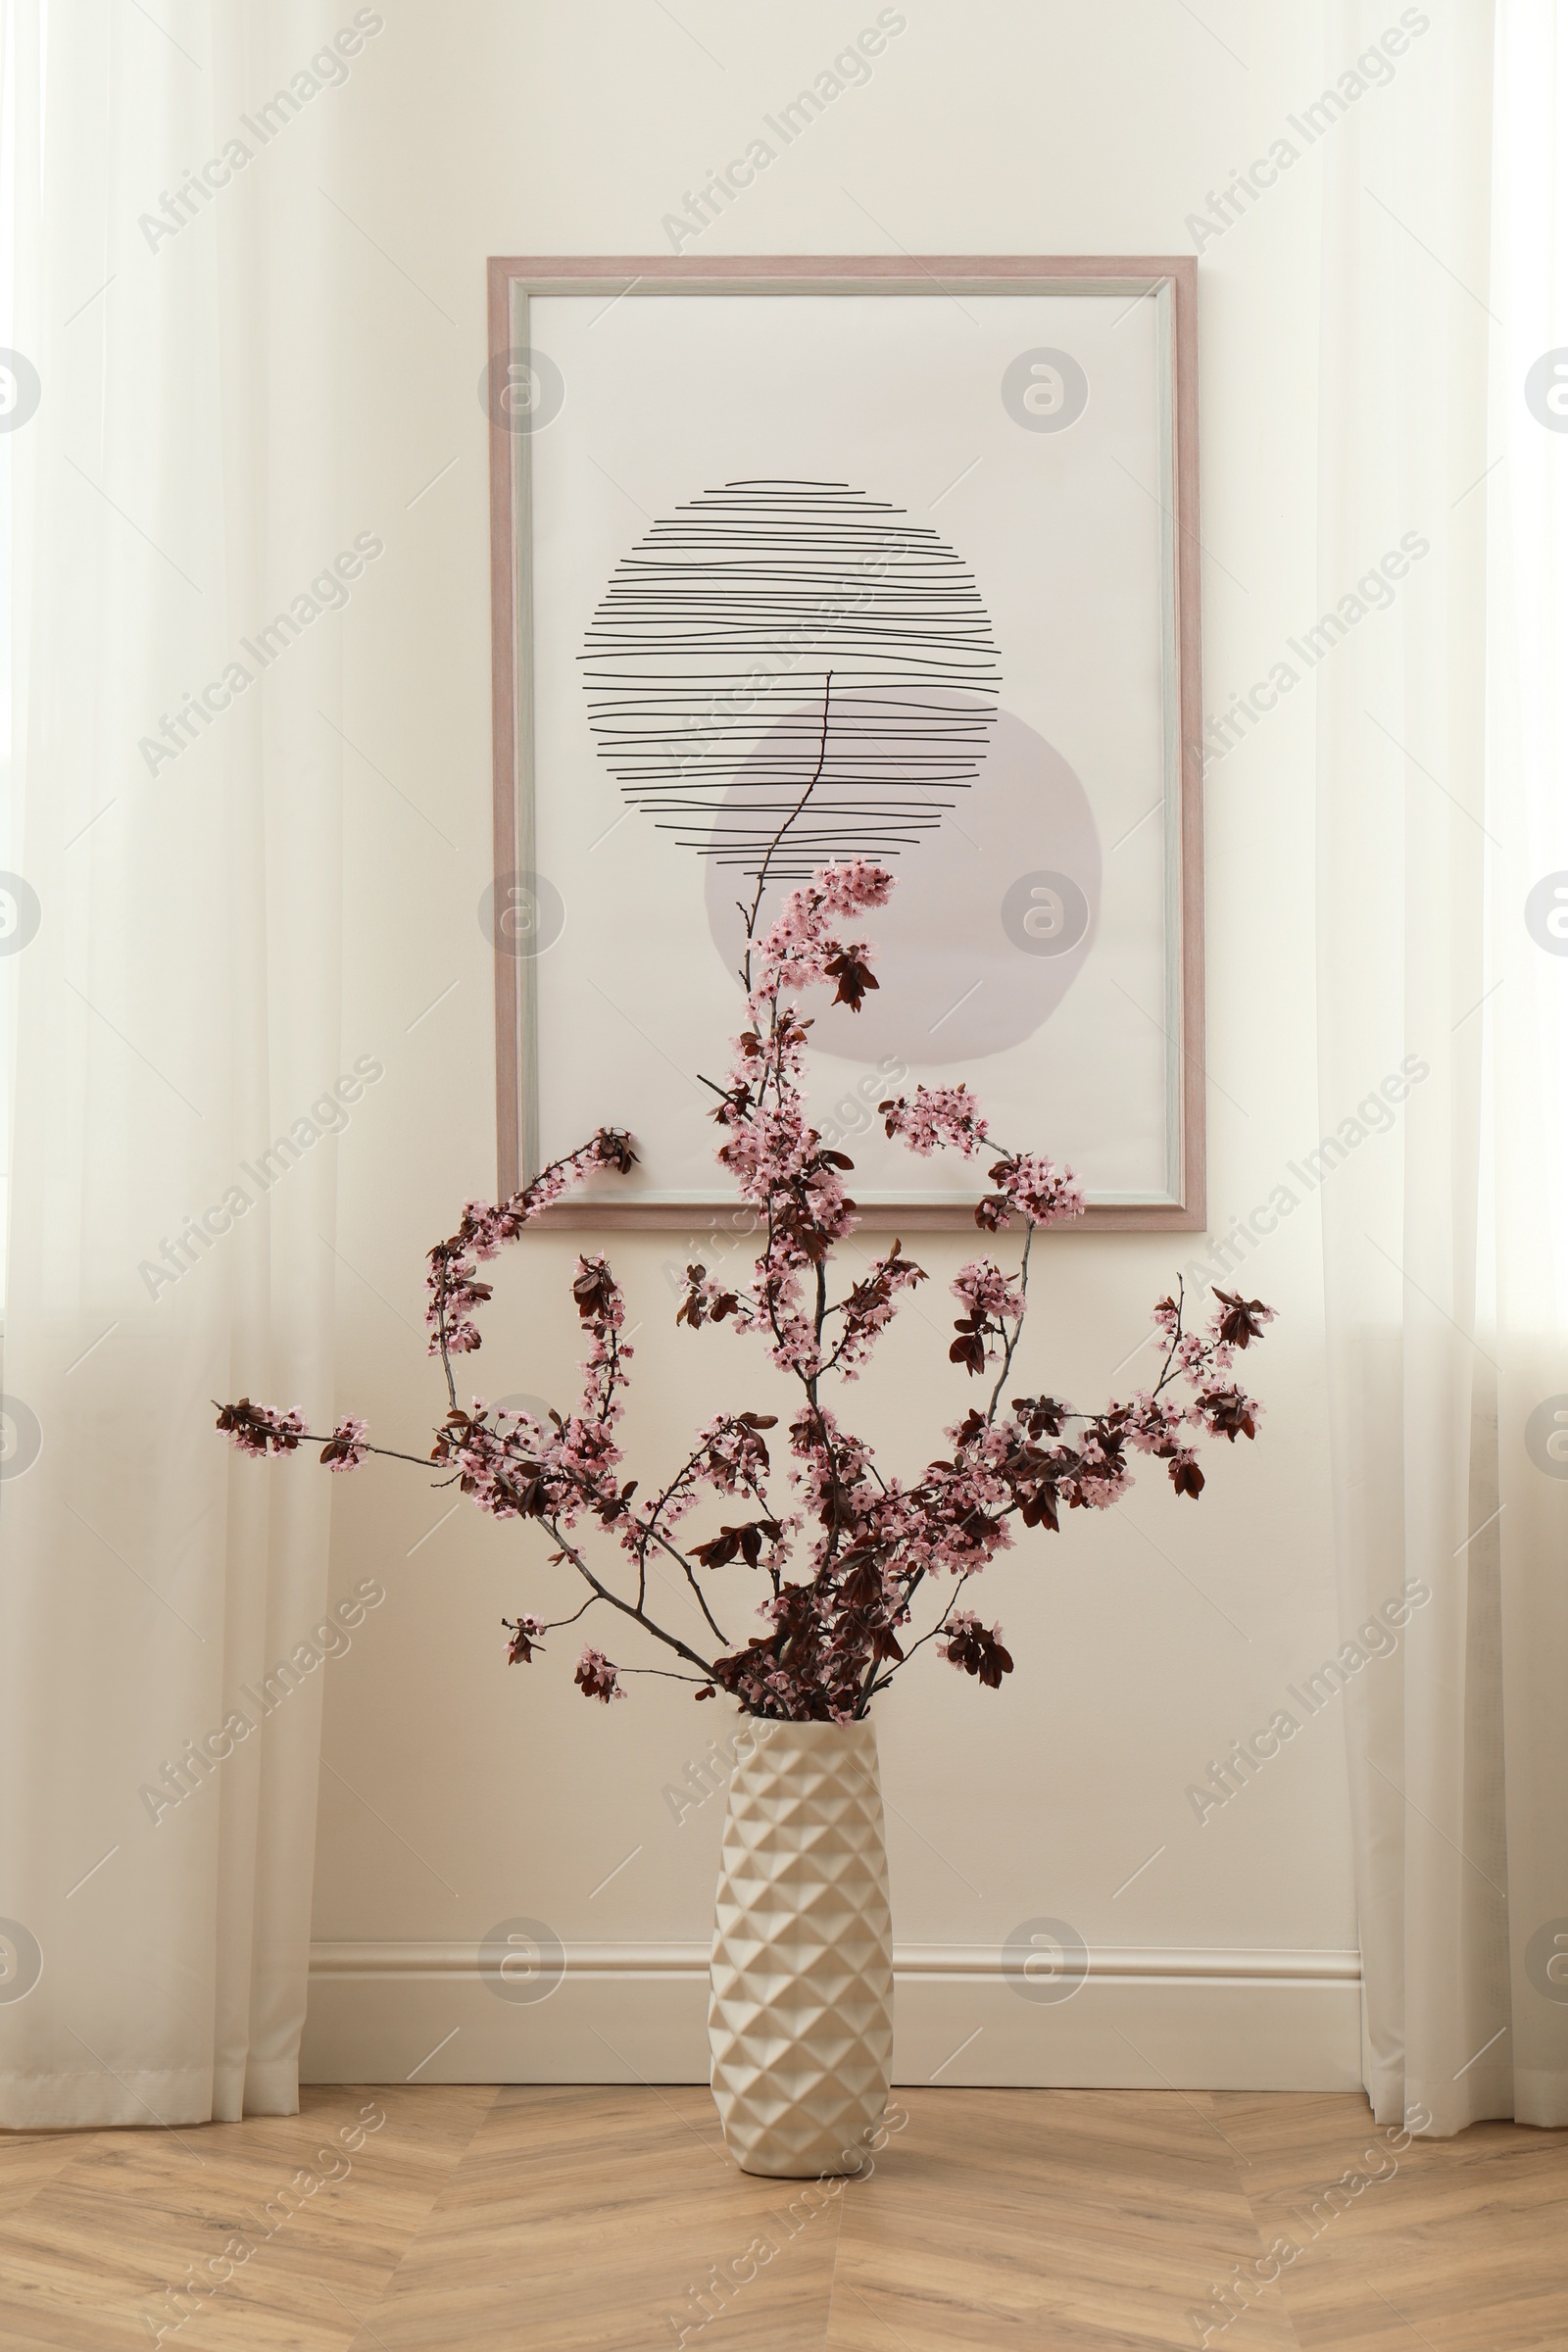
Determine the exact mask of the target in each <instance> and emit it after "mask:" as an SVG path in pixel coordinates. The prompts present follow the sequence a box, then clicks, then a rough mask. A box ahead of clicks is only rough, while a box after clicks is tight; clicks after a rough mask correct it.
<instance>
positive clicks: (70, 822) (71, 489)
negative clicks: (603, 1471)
mask: <svg viewBox="0 0 1568 2352" xmlns="http://www.w3.org/2000/svg"><path fill="white" fill-rule="evenodd" d="M155 15H156V18H157V22H154V16H155ZM5 16H6V35H7V47H6V56H7V66H6V71H7V76H8V84H9V86H8V89H7V107H8V118H9V123H10V128H11V131H12V134H13V135H12V137H11V142H10V150H9V156H8V167H9V175H10V183H11V187H12V190H13V192H14V202H15V214H14V222H13V226H14V234H15V247H16V252H15V261H16V272H15V286H16V302H15V316H14V319H13V321H12V323H11V325H10V327H9V329H8V331H7V332H6V334H5V336H4V340H5V342H6V343H7V344H8V345H9V346H12V347H14V348H15V349H16V350H17V351H19V352H21V353H22V354H24V355H25V361H26V362H27V363H29V364H30V366H31V368H35V369H36V374H37V386H38V394H39V397H38V400H37V406H36V410H35V412H34V413H33V414H31V415H30V416H29V417H26V418H25V420H23V419H22V418H21V417H20V415H19V413H18V411H17V409H15V408H13V411H12V413H11V426H10V429H9V430H8V432H7V435H6V440H5V450H6V456H7V459H8V460H9V463H10V465H11V466H12V470H13V484H14V490H15V513H14V536H13V548H12V558H13V564H12V570H13V586H14V591H15V596H16V604H17V613H18V630H17V639H16V647H15V709H14V725H13V775H12V783H13V794H14V806H13V827H12V833H11V841H10V848H9V850H8V852H7V856H6V859H5V863H6V865H7V867H8V869H10V873H11V876H12V877H13V878H12V879H10V880H9V881H8V882H7V883H6V884H5V885H4V886H0V887H3V889H4V890H5V892H6V893H7V896H6V897H5V898H4V900H3V901H0V914H3V915H4V918H5V919H4V922H3V923H0V931H3V932H4V936H3V937H0V947H4V948H5V950H6V954H5V956H4V958H3V961H0V973H3V977H4V980H5V983H6V985H7V989H8V999H9V1001H8V1005H7V1014H8V1026H9V1029H10V1032H11V1039H12V1045H13V1049H14V1073H13V1075H14V1086H13V1097H12V1128H13V1133H12V1137H11V1149H12V1163H11V1164H12V1181H11V1186H10V1203H9V1215H8V1226H7V1237H6V1244H7V1247H6V1268H7V1279H8V1296H7V1299H6V1308H5V1339H4V1388H5V1393H6V1397H7V1399H8V1404H7V1418H6V1423H5V1436H6V1451H5V1459H4V1462H3V1464H0V1468H3V1470H4V1473H5V1475H4V1476H3V1478H0V1544H3V1565H0V1918H3V1924H0V2125H4V2126H8V2127H15V2126H19V2125H48V2124H54V2125H70V2124H110V2123H117V2124H147V2123H150V2122H152V2121H154V2120H155V2119H156V2120H158V2121H161V2122H166V2123H179V2122H190V2121H200V2120H202V2119H205V2118H208V2117H218V2118H224V2119H231V2118H234V2117H236V2116H238V2115H239V2114H240V2113H241V2111H242V2108H244V2109H251V2110H259V2111H270V2112H291V2111H292V2110H293V2108H294V2107H295V2105H296V2104H297V2096H298V2078H297V2051H298V2043H299V2034H300V2028H301V2023H302V2019H303V2015H304V2006H305V1985H306V1965H307V1952H308V1939H309V1904H310V1881H311V1865H312V1854H313V1845H314V1836H315V1814H316V1789H317V1771H318V1740H319V1705H320V1683H321V1675H320V1673H319V1672H316V1671H311V1670H304V1671H302V1672H301V1673H300V1675H299V1677H298V1688H296V1689H288V1691H287V1695H283V1692H284V1691H285V1689H286V1686H285V1684H284V1682H282V1681H281V1680H278V1681H274V1684H273V1691H274V1693H276V1694H277V1703H275V1704H273V1705H272V1707H271V1711H270V1713H267V1712H264V1709H265V1707H266V1705H267V1703H268V1696H269V1694H268V1693H267V1691H266V1690H265V1688H264V1685H265V1678H266V1677H267V1676H268V1675H269V1673H270V1671H271V1669H272V1668H273V1667H274V1666H275V1664H276V1662H277V1661H278V1660H280V1659H284V1660H286V1659H289V1658H290V1657H291V1656H295V1655H297V1654H299V1653H301V1652H302V1651H303V1650H304V1649H305V1648H306V1647H310V1648H313V1649H314V1648H315V1647H317V1646H319V1645H316V1644H313V1643H312V1641H311V1637H312V1631H313V1629H314V1628H315V1627H316V1626H317V1625H318V1624H319V1623H320V1622H321V1620H322V1619H323V1616H324V1613H325V1601H326V1514H327V1505H328V1493H327V1481H326V1480H325V1479H324V1478H323V1479H321V1480H319V1481H317V1480H315V1479H268V1478H267V1476H266V1475H265V1472H263V1471H262V1470H261V1468H260V1466H259V1465H255V1464H251V1463H247V1462H244V1461H242V1460H240V1459H239V1458H238V1457H237V1456H236V1455H234V1454H233V1453H232V1452H231V1450H230V1449H229V1448H228V1446H226V1445H225V1444H224V1442H223V1441H222V1440H221V1439H220V1438H219V1437H218V1436H217V1435H216V1434H215V1432H214V1428H213V1420H214V1415H213V1408H212V1403H211V1401H210V1399H212V1398H215V1397H218V1398H224V1397H230V1396H232V1395H234V1394H236V1393H238V1392H239V1391H240V1390H241V1389H248V1390H249V1392H250V1393H251V1394H253V1395H260V1396H264V1397H268V1398H269V1399H270V1400H278V1399H282V1400H286V1401H289V1402H299V1403H300V1404H301V1405H303V1406H304V1407H305V1408H306V1409H307V1410H308V1411H309V1412H310V1413H311V1414H312V1415H315V1414H317V1413H320V1412H329V1411H330V1409H331V1389H330V1383H331V1308H332V1295H333V1273H334V1260H333V1254H332V1248H333V1243H334V1224H333V1204H334V1176H335V1171H334V1152H335V1145H334V1143H333V1141H332V1140H331V1131H332V1130H333V1129H334V1128H335V1127H336V1126H338V1125H339V1124H340V1123H341V1114H340V1113H336V1112H335V1111H334V1109H333V1106H332V1101H331V1090H332V1089H333V1086H334V1082H335V1080H336V1079H337V1078H338V1077H339V1075H340V1072H341V1069H342V1064H341V1060H340V1056H339V1040H338V958H339V902H340V891H339V873H338V858H339V812H338V782H339V779H338V772H337V750H338V738H337V736H336V734H335V733H334V731H333V722H334V721H335V719H336V717H337V715H338V707H337V687H336V677H337V642H336V631H337V629H338V627H339V619H338V611H339V609H340V607H341V603H342V601H343V598H342V595H341V594H340V593H339V592H338V590H337V588H335V587H334V585H333V575H332V573H331V571H330V568H329V567H330V566H331V565H332V563H333V559H334V557H336V556H337V555H338V554H339V552H340V551H341V550H342V549H343V544H344V543H343V539H342V535H341V532H340V529H339V525H338V521H337V518H336V516H335V514H334V496H333V480H332V466H331V430H330V418H331V416H332V383H331V376H330V366H329V360H330V322H331V318H332V313H333V304H332V301H331V288H330V285H329V282H328V276H327V263H326V259H325V256H326V255H327V254H328V253H329V252H331V251H333V250H334V249H335V243H336V233H337V232H339V231H340V228H341V224H340V223H339V222H338V221H335V220H334V219H333V217H332V216H331V214H330V213H329V212H328V210H327V208H326V206H325V205H324V204H323V203H322V201H321V199H320V197H319V195H318V193H317V183H318V182H320V183H323V184H325V185H326V186H328V187H330V185H331V172H330V158H329V152H328V149H329V142H330V139H331V136H332V120H331V109H332V106H333V104H334V103H335V101H334V99H333V97H332V95H331V79H329V77H328V76H327V74H326V73H325V72H324V70H323V72H322V73H321V75H320V76H319V79H320V81H321V88H320V91H319V94H317V95H316V96H315V100H314V104H311V105H307V104H305V103H304V101H303V98H301V99H300V100H299V101H298V103H297V105H296V107H295V109H294V111H293V112H292V113H290V112H288V111H287V110H284V109H277V110H275V112H274V117H273V128H272V131H271V134H270V138H269V139H268V141H267V142H266V143H265V145H264V142H263V140H262V139H261V137H260V136H259V135H258V129H257V123H256V110H258V108H259V106H260V105H261V104H263V103H264V102H266V101H268V100H270V98H271V96H272V93H273V92H274V91H275V90H276V89H278V88H279V87H281V86H290V87H296V88H297V87H298V85H297V84H296V83H295V82H294V80H293V77H294V76H295V74H296V73H297V71H298V70H299V69H303V68H306V67H307V66H308V63H309V61H310V59H311V58H312V56H313V54H315V53H318V52H319V51H320V50H321V49H322V47H323V46H324V44H325V43H326V42H327V40H328V38H329V36H330V33H331V31H332V29H333V26H332V25H331V23H329V22H328V21H327V20H326V19H325V18H324V17H322V16H319V14H318V13H317V12H315V11H314V10H307V9H303V8H297V7H292V6H284V7H278V8H272V7H269V8H267V9H265V10H263V9H241V8H239V7H237V6H232V5H224V4H222V0H212V4H211V5H184V6H181V7H174V8H168V9H163V10H160V11H157V12H148V11H143V10H136V9H127V8H124V7H123V6H117V5H110V4H109V0H49V4H48V5H47V7H46V5H45V0H6V9H5ZM45 52H46V57H45ZM312 78H313V79H315V78H318V77H317V76H312ZM334 78H335V77H334ZM246 117H248V118H250V122H249V125H248V126H247V124H246V123H245V122H243V121H242V118H246ZM239 148H243V149H245V150H246V151H247V152H246V154H245V155H244V156H243V157H241V156H240V154H239V153H238V152H237V150H238V149H239ZM214 159H216V162H215V160H214ZM20 375H21V380H22V382H23V384H24V386H25V384H26V382H27V380H28V379H27V376H26V369H25V368H23V369H22V370H21V371H20ZM17 377H18V371H17V370H15V369H14V370H13V381H14V382H15V381H16V380H17ZM23 405H24V406H25V405H26V403H25V396H24V403H23ZM345 568H347V569H352V559H351V563H350V564H349V565H347V566H345ZM338 576H339V577H340V576H341V575H338ZM313 582H315V583H316V587H315V592H314V593H313ZM308 608H319V610H312V611H309V612H308ZM278 613H285V614H288V615H290V616H291V620H292V631H290V630H289V629H284V628H279V629H274V630H273V632H272V635H271V637H270V639H264V638H263V637H262V635H261V632H262V630H263V629H264V628H265V627H266V626H267V624H269V623H270V622H272V621H273V619H274V616H275V615H277V614H278ZM16 877H20V880H19V879H17V878H16ZM7 909H9V911H7ZM313 1105H315V1106H316V1109H315V1115H314V1116H313ZM280 1136H281V1137H287V1138H290V1139H291V1142H292V1152H291V1153H285V1152H281V1151H279V1152H273V1155H272V1158H271V1159H270V1161H267V1160H264V1158H263V1154H264V1153H266V1152H268V1151H269V1148H270V1147H271V1146H272V1144H273V1141H274V1139H275V1138H278V1137H280ZM314 1425H315V1424H314V1422H313V1426H314ZM242 1721H243V1722H244V1723H245V1724H246V1726H247V1727H248V1728H246V1729H244V1730H241V1728H240V1726H241V1722H242ZM171 1768H172V1770H171Z"/></svg>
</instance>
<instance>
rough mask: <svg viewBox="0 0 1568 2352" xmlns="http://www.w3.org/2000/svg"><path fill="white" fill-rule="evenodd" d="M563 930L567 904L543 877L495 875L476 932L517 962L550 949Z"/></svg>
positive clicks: (482, 898)
mask: <svg viewBox="0 0 1568 2352" xmlns="http://www.w3.org/2000/svg"><path fill="white" fill-rule="evenodd" d="M565 927H566V902H565V900H564V898H563V897H562V895H561V893H560V891H559V890H558V889H557V888H556V886H555V884H554V883H553V882H552V881H551V880H550V878H549V876H548V875H546V874H533V873H508V874H497V876H496V878H495V880H494V881H493V882H492V883H490V884H489V886H488V887H487V889H486V890H485V892H484V894H483V896H482V897H481V899H480V901H479V928H480V930H481V931H482V932H483V933H484V935H485V937H486V939H487V940H488V941H489V942H490V944H491V946H492V947H493V948H496V949H497V950H499V952H500V953H501V954H502V955H503V956H515V958H516V959H517V960H518V962H524V961H526V960H527V959H528V958H529V957H530V956H542V955H543V954H544V953H545V950H546V949H547V948H553V947H554V946H555V944H556V942H557V940H558V939H559V938H560V937H561V934H562V932H563V931H564V929H565Z"/></svg>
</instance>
